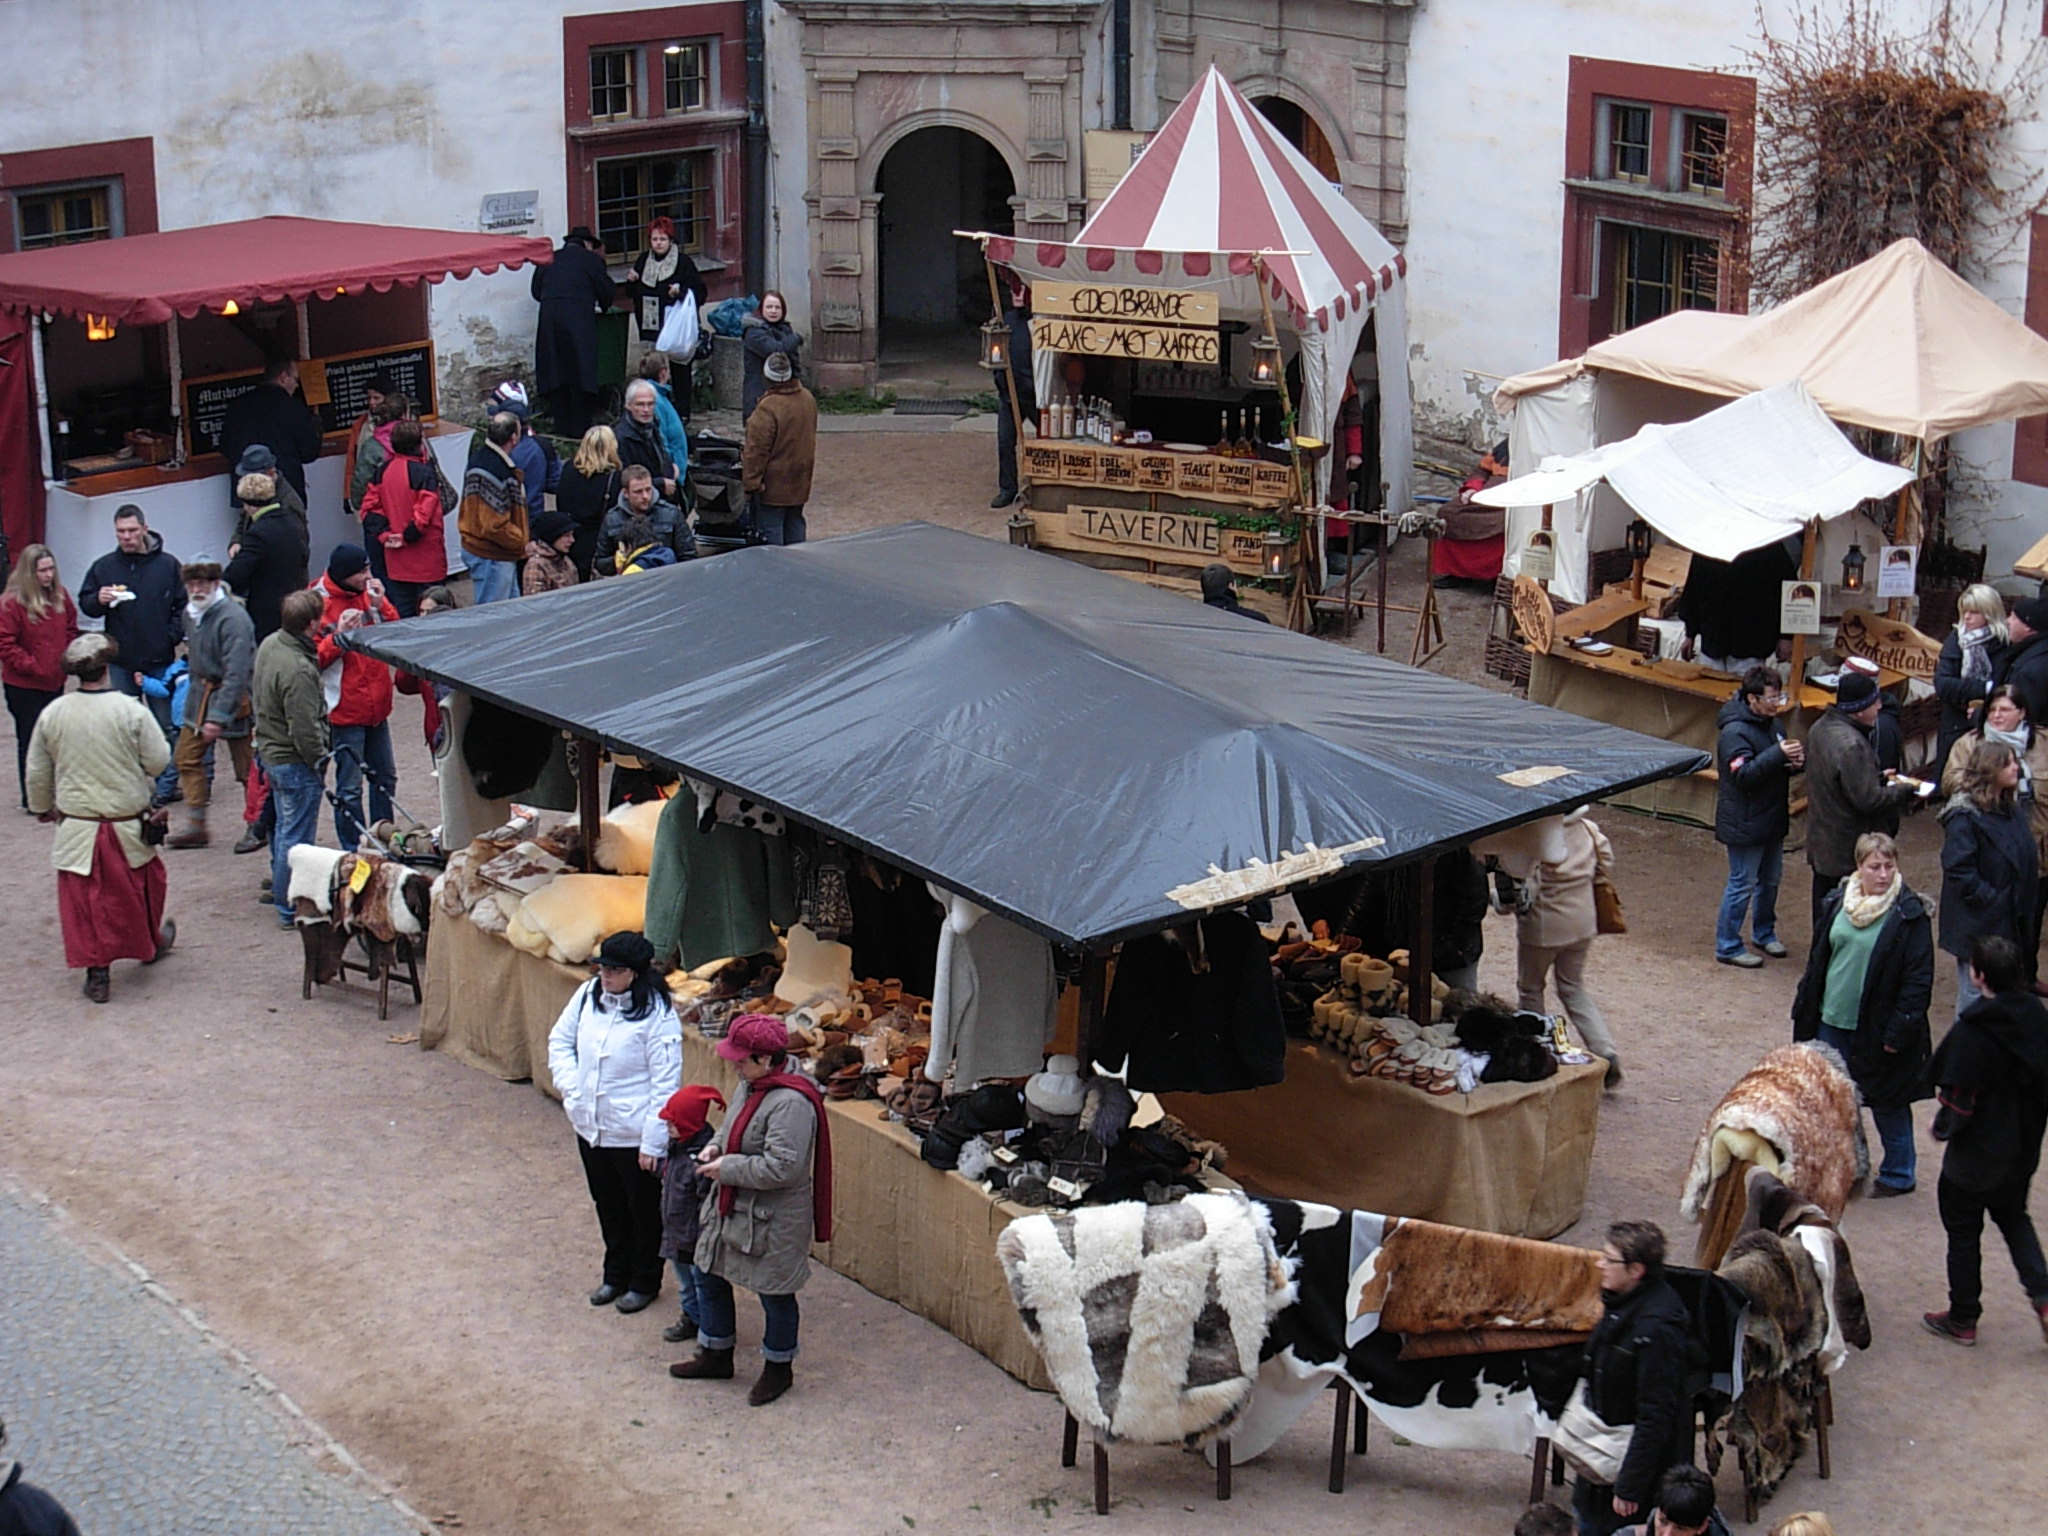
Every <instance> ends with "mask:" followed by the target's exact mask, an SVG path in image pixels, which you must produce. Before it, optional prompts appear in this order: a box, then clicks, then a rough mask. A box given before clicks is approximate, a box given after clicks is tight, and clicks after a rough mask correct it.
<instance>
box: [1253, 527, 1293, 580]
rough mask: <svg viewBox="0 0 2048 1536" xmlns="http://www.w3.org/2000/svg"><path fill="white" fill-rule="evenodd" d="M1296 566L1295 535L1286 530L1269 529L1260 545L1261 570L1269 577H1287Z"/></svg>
mask: <svg viewBox="0 0 2048 1536" xmlns="http://www.w3.org/2000/svg"><path fill="white" fill-rule="evenodd" d="M1293 564H1294V535H1293V534H1292V533H1290V532H1289V531H1288V530H1287V529H1285V528H1268V529H1267V530H1266V536H1265V538H1264V539H1262V540H1261V541H1260V543H1259V565H1260V569H1261V570H1263V571H1264V572H1265V574H1266V575H1268V576H1285V575H1286V574H1287V572H1288V568H1289V567H1290V566H1292V565H1293Z"/></svg>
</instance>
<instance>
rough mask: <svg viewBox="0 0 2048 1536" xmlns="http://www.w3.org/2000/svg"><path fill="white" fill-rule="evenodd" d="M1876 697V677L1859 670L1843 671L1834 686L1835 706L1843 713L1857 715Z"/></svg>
mask: <svg viewBox="0 0 2048 1536" xmlns="http://www.w3.org/2000/svg"><path fill="white" fill-rule="evenodd" d="M1876 699H1877V682H1876V679H1874V678H1870V677H1866V676H1865V675H1864V674H1863V673H1861V672H1844V673H1843V674H1842V680H1841V682H1840V683H1839V684H1837V685H1836V687H1835V708H1837V709H1839V710H1841V711H1842V712H1843V713H1844V714H1848V715H1859V714H1861V713H1862V712H1863V711H1864V710H1866V709H1868V708H1869V707H1870V706H1871V704H1872V703H1874V702H1875V701H1876Z"/></svg>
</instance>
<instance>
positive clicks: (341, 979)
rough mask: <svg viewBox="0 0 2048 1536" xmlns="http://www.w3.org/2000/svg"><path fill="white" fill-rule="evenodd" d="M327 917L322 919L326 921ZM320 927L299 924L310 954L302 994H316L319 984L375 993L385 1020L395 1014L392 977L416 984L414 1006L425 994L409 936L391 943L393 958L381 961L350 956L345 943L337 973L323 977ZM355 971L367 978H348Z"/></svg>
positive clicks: (413, 989) (308, 995) (300, 934)
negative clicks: (358, 981) (401, 967)
mask: <svg viewBox="0 0 2048 1536" xmlns="http://www.w3.org/2000/svg"><path fill="white" fill-rule="evenodd" d="M324 921H325V920H324V919H322V922H324ZM318 927H319V924H316V923H307V922H303V921H302V922H301V923H300V924H299V937H300V940H301V942H302V943H303V945H304V947H305V955H306V963H305V970H304V972H303V973H302V974H301V976H300V978H299V996H300V997H302V998H310V997H312V995H313V989H314V988H315V987H339V988H341V989H342V990H343V991H347V992H361V993H364V994H366V995H374V996H375V997H376V999H377V1019H378V1022H380V1023H382V1022H383V1021H384V1020H386V1019H389V1018H390V1017H391V981H392V978H393V977H394V976H397V978H398V980H399V982H400V984H401V985H404V986H409V987H411V988H412V1001H413V1006H414V1007H418V1006H419V1004H420V1001H421V997H422V993H421V991H420V966H419V957H418V956H417V955H416V954H415V953H414V951H413V947H412V943H411V941H410V940H409V939H407V938H404V937H400V938H399V939H397V940H395V941H394V942H393V943H392V945H391V958H390V959H389V960H386V961H383V962H381V963H380V962H379V961H378V960H377V959H376V957H375V956H374V955H370V956H369V957H368V958H365V959H361V960H352V959H350V958H349V951H348V947H347V946H346V945H344V947H343V948H342V951H341V954H340V957H339V958H338V959H337V960H336V961H335V963H334V974H333V975H331V976H327V977H322V976H321V975H320V974H319V969H320V967H319V956H318V933H317V929H318ZM401 964H402V965H403V966H404V967H405V969H404V972H403V973H402V974H401V973H400V972H399V969H398V968H399V966H400V965H401ZM351 971H353V972H354V973H355V974H357V975H359V976H361V977H362V978H363V979H364V984H363V985H360V986H359V985H357V984H356V983H355V982H352V981H350V980H349V979H348V978H349V973H350V972H351ZM371 983H374V984H375V985H374V987H373V986H372V985H370V984H371Z"/></svg>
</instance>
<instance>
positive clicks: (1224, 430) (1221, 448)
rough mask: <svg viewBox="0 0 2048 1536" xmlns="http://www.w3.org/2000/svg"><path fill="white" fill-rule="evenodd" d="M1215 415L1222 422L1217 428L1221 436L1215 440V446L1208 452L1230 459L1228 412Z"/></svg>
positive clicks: (1219, 412)
mask: <svg viewBox="0 0 2048 1536" xmlns="http://www.w3.org/2000/svg"><path fill="white" fill-rule="evenodd" d="M1216 414H1217V416H1218V418H1219V419H1220V421H1221V422H1222V425H1221V426H1220V427H1219V428H1218V431H1219V432H1221V434H1222V435H1221V436H1220V437H1218V438H1217V439H1216V446H1215V447H1213V448H1211V449H1210V450H1209V451H1210V452H1211V453H1213V454H1216V455H1218V456H1220V457H1222V458H1226V459H1227V458H1229V457H1230V412H1228V411H1218V412H1217V413H1216Z"/></svg>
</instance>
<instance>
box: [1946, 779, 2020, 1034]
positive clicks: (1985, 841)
mask: <svg viewBox="0 0 2048 1536" xmlns="http://www.w3.org/2000/svg"><path fill="white" fill-rule="evenodd" d="M2022 771H2023V770H2022V768H2021V764H2020V755H2019V753H2017V752H2015V751H2014V750H2013V749H2012V748H2011V747H2010V746H2009V745H2007V744H2006V743H2005V742H2003V741H1993V740H1987V741H1985V742H1984V743H1983V744H1982V745H1980V746H1979V747H1978V748H1977V750H1976V751H1975V752H1974V753H1973V754H1971V756H1970V759H1969V761H1968V762H1967V763H1965V764H1964V765H1963V773H1962V784H1961V787H1959V788H1958V789H1957V790H1956V792H1955V794H1953V795H1952V796H1950V797H1949V802H1948V804H1947V805H1944V806H1943V807H1942V808H1941V825H1942V832H1943V838H1942V845H1941V947H1942V949H1944V950H1945V951H1947V952H1948V953H1949V954H1951V955H1953V956H1955V959H1956V1013H1957V1015H1958V1016H1960V1015H1961V1013H1962V1011H1963V1010H1964V1009H1965V1008H1967V1007H1969V1006H1970V1004H1972V1003H1974V1002H1975V1001H1977V989H1976V987H1975V986H1974V985H1973V984H1972V983H1971V981H1970V947H1971V946H1972V945H1973V944H1975V943H1976V942H1977V940H1978V939H1980V938H1984V937H1987V936H1994V935H1995V936H1996V937H1998V938H2002V939H2010V940H2011V941H2012V945H2013V948H2015V949H2017V950H2018V951H2019V952H2020V955H2021V957H2022V958H2025V956H2026V954H2027V940H2028V938H2029V937H2030V936H2031V935H2032V933H2033V932H2034V902H2035V899H2036V891H2037V889H2038V887H2039V881H2040V868H2041V860H2040V855H2039V853H2038V852H2037V851H2036V849H2035V846H2034V829H2033V827H2032V825H2031V824H2030V823H2029V821H2028V819H2027V807H2026V806H2024V805H2022V804H2021V803H2020V776H2021V773H2022ZM2031 969H2032V968H2031V967H2029V970H2030V971H2031Z"/></svg>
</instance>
